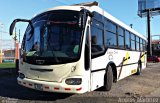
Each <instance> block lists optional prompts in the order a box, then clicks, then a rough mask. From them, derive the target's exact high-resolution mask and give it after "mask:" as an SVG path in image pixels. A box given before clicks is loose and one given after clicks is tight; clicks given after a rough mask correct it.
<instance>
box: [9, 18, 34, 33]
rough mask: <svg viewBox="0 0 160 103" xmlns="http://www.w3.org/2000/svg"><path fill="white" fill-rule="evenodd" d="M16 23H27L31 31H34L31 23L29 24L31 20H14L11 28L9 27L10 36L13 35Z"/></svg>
mask: <svg viewBox="0 0 160 103" xmlns="http://www.w3.org/2000/svg"><path fill="white" fill-rule="evenodd" d="M17 22H28V23H29V24H30V26H31V28H32V30H34V29H33V25H32V23H31V20H27V19H15V20H14V21H13V22H12V24H11V26H10V28H9V33H10V36H12V35H13V30H14V28H15V25H16V23H17Z"/></svg>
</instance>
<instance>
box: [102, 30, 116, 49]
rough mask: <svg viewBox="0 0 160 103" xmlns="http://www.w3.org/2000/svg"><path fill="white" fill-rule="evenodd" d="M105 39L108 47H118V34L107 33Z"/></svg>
mask: <svg viewBox="0 0 160 103" xmlns="http://www.w3.org/2000/svg"><path fill="white" fill-rule="evenodd" d="M104 39H105V40H104V41H105V45H106V46H109V47H117V38H116V34H114V33H111V32H107V31H106V32H105V34H104Z"/></svg>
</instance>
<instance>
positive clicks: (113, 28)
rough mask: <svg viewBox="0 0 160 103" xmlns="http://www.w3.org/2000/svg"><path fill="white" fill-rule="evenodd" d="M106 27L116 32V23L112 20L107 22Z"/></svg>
mask: <svg viewBox="0 0 160 103" xmlns="http://www.w3.org/2000/svg"><path fill="white" fill-rule="evenodd" d="M106 29H107V31H110V32H113V33H116V25H115V24H114V23H112V22H110V21H108V22H107V25H106Z"/></svg>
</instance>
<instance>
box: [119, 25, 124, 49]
mask: <svg viewBox="0 0 160 103" xmlns="http://www.w3.org/2000/svg"><path fill="white" fill-rule="evenodd" d="M118 47H120V48H124V29H123V28H121V27H119V28H118Z"/></svg>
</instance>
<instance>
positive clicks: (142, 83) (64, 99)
mask: <svg viewBox="0 0 160 103" xmlns="http://www.w3.org/2000/svg"><path fill="white" fill-rule="evenodd" d="M119 97H131V98H134V99H135V98H139V97H159V98H158V99H159V102H160V63H149V64H148V66H147V68H146V69H145V70H143V71H142V75H140V76H137V75H132V76H129V77H127V78H125V79H123V80H120V81H118V82H117V83H114V84H113V87H112V89H111V91H109V92H105V91H101V89H98V90H95V91H92V92H89V93H84V94H63V93H48V92H40V91H35V90H32V89H28V88H25V87H22V86H20V85H18V84H17V81H16V75H13V74H11V73H10V72H7V71H0V102H1V101H2V102H8V103H10V102H11V101H12V102H19V103H21V102H23V103H30V102H31V103H32V102H33V103H35V102H43V103H45V102H46V103H48V102H56V103H57V102H58V103H77V102H79V103H85V102H86V100H87V102H90V103H92V102H93V103H99V102H100V103H106V102H107V101H109V102H110V103H111V102H112V103H116V102H117V101H118V100H119Z"/></svg>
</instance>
